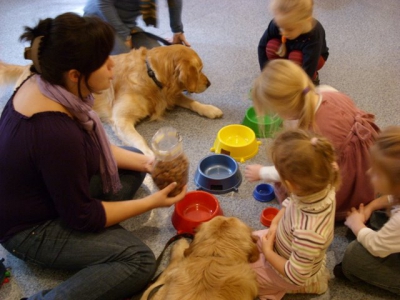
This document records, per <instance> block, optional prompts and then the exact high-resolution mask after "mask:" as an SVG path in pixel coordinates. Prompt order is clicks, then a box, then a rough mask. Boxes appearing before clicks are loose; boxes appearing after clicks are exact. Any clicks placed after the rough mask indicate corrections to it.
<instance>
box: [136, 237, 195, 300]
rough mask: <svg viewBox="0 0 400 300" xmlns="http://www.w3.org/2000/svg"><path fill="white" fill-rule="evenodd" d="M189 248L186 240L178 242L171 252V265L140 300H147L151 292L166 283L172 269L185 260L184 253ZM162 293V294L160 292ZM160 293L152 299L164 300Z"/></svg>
mask: <svg viewBox="0 0 400 300" xmlns="http://www.w3.org/2000/svg"><path fill="white" fill-rule="evenodd" d="M188 247H189V243H188V241H187V240H186V239H180V240H179V241H177V242H176V243H175V244H174V245H173V247H172V250H171V258H170V263H169V265H168V266H167V268H166V269H165V270H164V271H163V272H162V273H161V275H160V277H158V279H157V281H156V282H154V283H153V284H152V285H150V286H149V287H148V288H147V290H146V291H145V292H144V293H143V295H142V297H141V298H140V300H147V298H148V296H149V294H150V293H151V291H152V290H153V289H154V288H155V287H157V286H159V285H161V284H164V283H165V279H166V277H167V276H168V274H169V273H170V272H171V270H172V269H174V268H176V266H177V265H178V264H179V262H180V261H181V260H182V259H183V257H184V255H183V252H184V251H185V249H187V248H188ZM160 293H161V292H160ZM160 293H159V294H158V295H157V293H156V294H155V296H154V297H153V298H152V300H157V299H163V298H162V297H160V296H161V295H160Z"/></svg>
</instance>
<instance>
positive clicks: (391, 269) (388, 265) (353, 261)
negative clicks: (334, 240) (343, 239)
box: [342, 241, 400, 295]
mask: <svg viewBox="0 0 400 300" xmlns="http://www.w3.org/2000/svg"><path fill="white" fill-rule="evenodd" d="M342 271H343V274H344V275H345V276H346V277H347V278H348V279H350V280H351V281H353V282H357V281H360V280H362V281H365V282H367V283H369V284H371V285H374V286H377V287H380V288H382V289H385V290H388V291H390V292H392V293H396V294H398V295H400V280H399V274H400V273H399V272H400V253H395V254H391V255H389V256H387V257H385V258H381V257H376V256H373V255H371V254H370V253H369V252H368V250H367V249H365V248H364V247H363V245H361V244H360V243H359V242H357V241H353V242H351V243H350V244H349V245H348V247H347V249H346V252H345V254H344V257H343V261H342Z"/></svg>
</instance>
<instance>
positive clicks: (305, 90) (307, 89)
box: [303, 86, 310, 95]
mask: <svg viewBox="0 0 400 300" xmlns="http://www.w3.org/2000/svg"><path fill="white" fill-rule="evenodd" d="M309 91H310V87H309V86H308V87H306V88H305V89H304V90H303V95H305V94H307V93H308V92H309Z"/></svg>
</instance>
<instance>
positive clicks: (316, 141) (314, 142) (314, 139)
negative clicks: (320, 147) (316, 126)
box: [310, 137, 318, 146]
mask: <svg viewBox="0 0 400 300" xmlns="http://www.w3.org/2000/svg"><path fill="white" fill-rule="evenodd" d="M310 142H311V145H313V146H316V145H317V143H318V138H317V137H313V138H311V140H310Z"/></svg>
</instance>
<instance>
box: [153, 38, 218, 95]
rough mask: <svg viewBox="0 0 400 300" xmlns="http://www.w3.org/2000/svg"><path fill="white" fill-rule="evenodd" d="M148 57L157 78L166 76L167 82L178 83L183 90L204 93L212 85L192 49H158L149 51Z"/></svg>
mask: <svg viewBox="0 0 400 300" xmlns="http://www.w3.org/2000/svg"><path fill="white" fill-rule="evenodd" d="M148 56H149V57H150V58H151V64H152V66H153V67H154V69H155V71H156V73H157V76H160V77H161V76H166V78H165V80H166V81H167V82H168V81H176V84H177V85H179V86H180V88H181V90H187V91H188V92H191V93H202V92H204V91H205V90H206V89H207V88H208V87H209V86H210V85H211V83H210V81H209V80H208V78H207V76H206V75H204V73H203V62H202V61H201V59H200V57H199V56H198V55H197V53H196V52H195V51H194V50H193V49H192V48H189V47H186V46H183V45H171V46H167V47H156V48H153V49H151V50H149V51H148Z"/></svg>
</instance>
